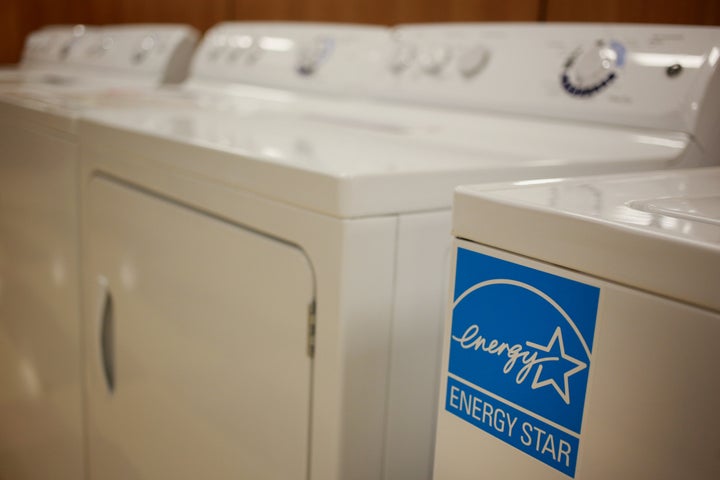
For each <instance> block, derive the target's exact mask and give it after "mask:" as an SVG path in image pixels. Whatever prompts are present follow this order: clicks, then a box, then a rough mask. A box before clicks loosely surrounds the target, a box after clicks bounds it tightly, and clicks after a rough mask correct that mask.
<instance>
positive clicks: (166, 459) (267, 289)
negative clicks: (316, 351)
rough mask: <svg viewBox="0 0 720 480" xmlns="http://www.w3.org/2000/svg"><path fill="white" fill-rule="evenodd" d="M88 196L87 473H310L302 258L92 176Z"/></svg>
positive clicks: (309, 285)
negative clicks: (110, 380)
mask: <svg viewBox="0 0 720 480" xmlns="http://www.w3.org/2000/svg"><path fill="white" fill-rule="evenodd" d="M86 194H87V205H86V214H85V215H86V221H87V225H86V226H85V230H84V231H85V235H87V241H86V247H87V250H86V251H87V254H88V261H87V265H86V269H87V270H86V276H85V278H84V285H85V287H86V290H87V292H88V295H87V298H86V301H85V305H86V310H85V312H86V315H87V317H86V321H87V327H88V328H87V331H88V334H87V338H86V345H85V346H86V349H87V352H88V354H87V362H86V365H87V368H86V373H87V393H88V435H89V454H90V458H89V464H90V476H91V478H94V479H113V478H117V479H128V478H174V479H193V480H196V479H198V478H218V479H220V478H253V479H283V480H285V479H293V478H294V479H306V478H307V474H308V458H309V422H310V408H311V393H310V388H311V381H312V378H311V377H312V360H311V357H310V356H309V354H308V351H307V339H308V337H307V334H308V312H309V308H310V305H311V303H312V302H313V295H314V279H313V273H312V270H311V267H310V265H309V263H308V261H307V257H306V256H305V255H304V254H303V252H302V251H300V250H299V249H297V248H296V247H293V246H291V245H288V244H285V243H281V242H278V241H275V240H273V239H271V238H269V237H265V236H263V235H260V234H256V233H254V232H251V231H248V230H245V229H243V228H240V227H238V226H237V225H234V224H230V223H227V222H224V221H222V220H220V219H218V218H215V217H211V216H208V215H205V214H203V213H200V212H198V211H195V210H191V209H189V208H185V207H183V206H181V205H179V204H177V203H173V202H171V201H167V200H164V199H162V198H161V197H156V196H152V195H151V194H148V193H144V192H142V191H139V190H134V189H131V188H130V187H127V186H124V185H122V184H119V183H115V182H114V181H111V180H107V179H103V178H101V177H96V178H94V179H92V180H91V181H90V184H89V186H88V189H87V191H86ZM103 277H104V281H103ZM108 295H109V298H112V304H111V306H110V308H106V301H107V298H108ZM103 319H104V320H103ZM103 325H104V326H103ZM103 331H105V332H107V331H109V332H111V334H109V335H108V337H109V338H110V339H111V340H110V341H109V342H108V344H111V345H112V346H111V347H110V348H109V349H105V350H103V349H101V347H100V343H101V342H100V339H101V333H102V332H103ZM106 338H107V337H106ZM108 350H110V351H111V352H112V353H111V354H110V355H107V357H111V358H110V361H105V362H103V361H102V359H103V357H102V354H103V351H108ZM108 364H112V365H113V369H110V370H111V371H113V373H114V381H115V383H114V391H111V389H109V387H108V385H109V384H108V382H107V381H106V376H105V374H104V369H105V366H106V365H108Z"/></svg>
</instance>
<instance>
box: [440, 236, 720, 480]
mask: <svg viewBox="0 0 720 480" xmlns="http://www.w3.org/2000/svg"><path fill="white" fill-rule="evenodd" d="M456 246H457V247H462V248H463V249H467V250H470V251H472V252H480V253H482V254H484V255H488V256H489V257H492V258H494V259H500V260H504V261H507V262H511V263H512V264H515V265H520V266H524V267H529V268H531V269H534V270H535V271H536V272H537V271H539V272H541V273H540V274H541V275H542V274H544V273H548V274H551V275H554V276H558V277H562V279H564V280H566V279H569V280H573V281H575V282H580V283H582V284H584V285H587V286H590V287H592V288H597V289H599V303H598V306H597V316H596V324H595V332H594V341H592V342H590V343H591V345H590V349H591V350H592V353H591V360H588V361H587V362H586V367H587V368H589V376H588V382H587V390H586V397H585V402H584V414H583V416H582V417H581V427H582V428H581V431H580V434H579V436H578V438H579V448H578V450H577V468H576V471H575V472H574V475H566V474H565V473H562V472H561V471H559V470H557V469H555V468H552V467H551V466H549V465H548V463H552V462H553V461H554V462H555V463H556V464H565V463H566V462H567V460H568V457H572V454H568V453H565V452H566V451H567V450H568V446H567V445H562V444H561V442H560V441H559V437H558V436H556V437H555V438H554V439H552V440H549V437H550V435H549V434H550V433H551V430H552V429H550V428H548V429H546V430H545V431H544V432H540V431H539V430H537V429H536V428H534V427H526V426H525V421H524V420H522V419H521V418H520V417H522V415H525V414H518V415H517V416H516V415H515V414H513V413H512V412H513V411H516V410H517V409H515V408H512V407H511V406H508V405H507V404H506V403H505V402H503V401H502V400H501V399H500V397H489V398H485V400H486V401H483V402H478V401H475V400H472V399H471V398H470V397H468V396H466V395H464V394H462V393H460V390H464V388H463V387H462V386H461V387H460V390H455V391H454V393H453V395H452V396H446V394H447V392H448V390H446V389H447V387H448V384H449V383H450V382H452V381H453V379H452V377H451V376H450V375H449V374H448V365H449V363H452V361H450V355H449V351H450V343H451V340H450V335H451V327H452V325H451V322H450V314H448V317H447V320H446V327H445V336H444V350H443V369H442V372H443V373H442V378H441V391H440V402H441V403H440V413H439V417H438V430H437V447H436V456H435V477H436V478H452V479H458V480H461V479H471V478H473V479H474V478H478V474H479V472H482V474H483V475H486V476H487V477H488V478H534V479H540V480H546V479H553V480H560V479H565V478H568V476H571V477H574V478H577V479H584V480H589V479H598V480H599V479H607V478H653V479H667V480H670V479H676V478H696V479H708V480H709V479H715V478H719V476H720V456H718V452H720V437H718V435H717V432H718V430H719V429H720V416H718V415H717V406H718V398H719V396H720V381H718V375H717V371H716V370H717V369H716V363H717V362H716V361H715V359H716V356H717V343H718V341H719V340H720V315H719V314H718V312H710V311H707V310H702V309H698V308H696V307H692V306H688V305H686V304H682V303H678V302H674V301H671V300H669V299H666V298H663V297H657V296H654V295H651V294H648V293H645V292H640V291H637V290H633V289H630V288H627V287H623V286H619V285H616V284H611V283H607V282H604V281H601V280H598V279H596V278H594V277H589V276H585V275H581V274H578V273H575V272H572V271H569V270H564V269H560V268H556V267H553V266H551V265H548V264H544V263H540V262H537V261H534V260H529V259H527V258H525V257H519V256H516V255H513V254H509V253H506V252H502V251H500V250H495V249H492V248H489V247H485V246H481V245H477V244H473V243H470V242H466V241H462V240H458V241H457V243H456ZM456 255H458V249H456V248H454V253H453V257H454V258H453V264H454V265H455V267H454V268H453V270H454V271H453V278H454V279H457V278H458V276H457V275H456V273H457V270H459V269H458V268H457V264H456V262H455V258H456ZM533 275H537V273H533ZM461 281H464V282H466V283H467V280H461ZM481 288H482V287H481ZM461 289H462V288H461ZM453 290H455V288H453ZM549 296H550V297H551V298H552V297H553V295H549ZM458 298H460V297H458ZM467 298H471V297H470V296H468V297H465V299H467ZM508 298H509V299H510V300H511V302H509V303H512V301H513V299H514V297H512V296H510V297H508ZM465 299H461V301H460V302H458V303H457V305H461V304H462V302H464V301H465ZM557 303H558V305H560V306H561V307H562V305H561V303H562V302H557ZM451 309H452V304H449V306H448V312H449V311H450V310H451ZM455 309H457V306H456V307H455ZM569 311H570V310H568V312H569ZM566 313H567V312H566ZM457 315H458V314H457V310H455V313H454V315H453V316H454V318H453V321H456V319H457V318H458V317H457ZM570 316H571V318H575V317H572V315H570ZM477 318H478V320H477V321H478V323H480V324H482V319H481V318H482V317H481V316H479V315H478V317H477ZM506 318H507V321H508V322H509V323H510V324H511V325H509V326H510V327H512V322H516V321H517V319H516V318H509V317H506ZM532 320H534V321H537V322H543V319H541V318H540V317H537V318H533V319H532ZM575 320H576V323H577V324H578V325H579V324H580V323H579V322H578V321H577V318H575ZM483 325H484V324H483ZM504 330H505V331H506V332H509V331H510V330H508V329H507V328H505V329H504ZM521 332H523V334H526V331H525V330H521ZM457 333H458V332H454V333H453V336H457ZM547 333H548V335H546V337H547V338H545V339H544V340H543V341H542V342H538V343H542V345H541V346H547V345H545V342H546V341H547V340H548V338H550V335H552V329H550V330H549V331H548V332H547ZM460 336H461V338H463V335H460ZM570 337H571V336H569V335H564V345H563V349H560V346H561V345H560V343H559V341H558V339H557V338H556V342H555V344H554V345H553V346H552V349H549V351H550V352H554V353H557V354H558V356H557V357H556V358H559V357H563V359H565V360H567V359H568V357H572V356H575V357H578V355H574V354H572V353H571V351H570V347H569V345H570V344H571V343H572V341H573V339H571V338H570ZM558 338H562V336H561V337H558ZM493 339H495V340H498V338H495V337H492V338H491V336H490V335H489V336H487V337H486V343H485V344H484V345H483V346H480V347H479V348H478V349H477V350H474V351H473V348H468V351H469V352H471V354H472V355H475V356H476V358H477V362H478V364H477V367H478V368H482V367H481V366H482V365H486V363H484V362H485V361H486V359H487V358H488V356H489V355H490V353H488V349H491V343H490V342H491V340H493ZM530 340H531V339H529V338H528V341H530ZM586 340H587V338H586ZM453 342H457V340H453ZM469 343H472V342H469ZM531 343H532V342H531ZM551 343H552V342H551ZM495 347H497V344H495ZM522 347H523V349H525V350H528V351H529V350H530V346H529V344H527V343H525V344H523V345H522ZM456 351H457V350H456ZM535 351H536V352H538V353H540V354H541V355H540V357H543V356H547V355H549V354H546V353H543V352H542V351H541V350H538V349H535ZM504 354H505V355H506V356H507V350H506V351H504ZM497 355H498V356H499V357H502V355H503V352H501V353H500V354H497ZM483 357H486V359H485V360H483ZM456 358H457V357H456ZM506 359H509V357H507V358H506V357H502V359H501V360H506ZM526 359H527V357H526ZM571 360H575V361H579V360H578V359H577V358H574V359H573V358H571ZM580 360H582V359H580ZM521 361H522V359H521V358H518V359H517V363H516V365H515V366H514V367H513V368H512V369H511V372H510V374H511V375H513V378H515V377H514V376H515V375H516V374H517V373H518V372H519V369H520V367H519V365H521V363H520V362H521ZM551 363H552V362H545V363H542V365H543V366H545V367H548V368H549V366H550V365H551ZM558 363H559V362H558ZM529 364H531V365H532V369H531V370H530V373H529V374H528V376H527V377H526V379H525V380H524V381H522V382H520V386H522V385H525V386H526V387H528V395H529V396H532V395H535V394H537V392H541V391H543V390H545V391H546V392H549V394H553V393H555V392H558V393H559V392H564V393H566V394H567V395H568V399H570V401H571V402H572V401H573V399H574V398H575V399H576V398H578V396H580V397H582V395H581V390H582V389H578V388H575V387H577V385H576V384H574V383H573V382H574V379H572V375H574V374H576V373H574V372H573V370H572V369H568V370H567V372H570V373H569V374H568V377H566V379H567V380H568V383H566V384H564V385H563V376H557V378H556V380H557V381H556V382H555V384H554V385H553V383H552V382H550V381H549V380H551V379H552V377H550V376H548V374H547V373H542V372H539V373H538V366H539V365H540V364H538V363H532V362H529ZM523 365H525V364H524V363H523ZM568 365H569V367H573V369H574V368H575V367H576V366H577V365H578V364H574V365H570V364H568ZM569 367H568V368H569ZM492 374H493V372H492V371H486V372H485V375H492ZM577 374H579V373H577ZM461 384H462V380H461V382H460V383H456V385H461ZM465 385H466V384H465ZM531 386H532V389H530V388H529V387H531ZM556 387H557V388H556ZM471 388H472V387H471ZM461 397H462V398H461ZM446 399H447V400H446ZM530 403H532V402H530ZM453 405H454V406H453ZM448 406H449V407H450V408H449V409H448ZM458 407H460V408H458ZM453 409H454V410H455V411H456V412H457V411H465V412H469V413H467V417H466V418H471V419H472V418H473V417H475V418H476V420H473V421H475V422H476V423H477V424H478V425H482V427H478V426H475V425H473V424H471V423H470V422H468V421H466V420H465V419H463V418H461V417H460V416H457V415H456V414H453V413H450V411H449V410H453ZM525 410H526V412H525V413H528V412H529V414H530V416H533V415H535V413H536V412H533V411H532V408H530V409H527V408H526V409H525ZM513 421H514V422H515V423H514V428H512V429H511V428H510V424H511V423H512V422H513ZM556 430H557V429H556ZM513 437H515V441H516V442H525V443H527V448H528V449H531V450H532V449H534V450H535V451H536V452H538V453H539V454H540V455H541V456H544V457H545V459H546V460H548V462H546V463H543V462H542V461H540V460H538V459H536V458H533V457H532V456H530V455H529V454H528V453H526V452H525V451H522V450H521V449H517V448H515V447H513V446H512V445H511V444H510V442H511V441H512V439H513ZM501 438H502V440H501ZM518 444H522V443H518ZM573 448H574V447H573ZM553 455H554V457H555V459H554V460H553V458H552V457H553Z"/></svg>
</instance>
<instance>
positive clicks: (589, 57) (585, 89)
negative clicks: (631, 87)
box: [561, 40, 625, 97]
mask: <svg viewBox="0 0 720 480" xmlns="http://www.w3.org/2000/svg"><path fill="white" fill-rule="evenodd" d="M624 64H625V47H623V46H622V45H621V44H620V43H618V42H615V41H610V42H607V41H604V40H598V41H597V42H595V44H594V45H592V46H591V47H589V48H579V49H577V50H576V51H575V52H573V54H572V55H570V58H568V59H567V61H566V62H565V68H564V70H563V73H562V76H561V82H562V86H563V88H564V89H565V91H567V92H568V93H569V94H571V95H575V96H578V97H588V96H591V95H594V94H596V93H597V92H599V91H600V90H602V89H604V88H605V87H607V86H608V85H609V84H610V83H612V82H613V80H615V79H616V78H617V75H618V70H619V68H621V67H622V66H623V65H624Z"/></svg>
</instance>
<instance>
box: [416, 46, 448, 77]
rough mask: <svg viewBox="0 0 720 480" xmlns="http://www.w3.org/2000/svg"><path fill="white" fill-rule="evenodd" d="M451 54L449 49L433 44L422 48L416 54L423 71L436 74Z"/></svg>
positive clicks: (440, 70)
mask: <svg viewBox="0 0 720 480" xmlns="http://www.w3.org/2000/svg"><path fill="white" fill-rule="evenodd" d="M451 57H452V54H451V52H450V49H449V48H447V47H443V46H435V47H431V48H427V49H424V50H423V51H421V52H420V55H419V56H418V63H419V64H420V68H421V69H422V71H423V72H425V73H427V74H429V75H437V74H439V73H440V72H442V70H443V69H444V68H445V66H446V65H447V64H448V63H450V59H451Z"/></svg>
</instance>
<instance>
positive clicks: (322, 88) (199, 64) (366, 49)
mask: <svg viewBox="0 0 720 480" xmlns="http://www.w3.org/2000/svg"><path fill="white" fill-rule="evenodd" d="M390 47H391V37H390V31H389V29H387V28H385V27H380V26H365V25H350V24H343V25H339V24H322V23H301V22H229V23H222V24H219V25H218V26H216V27H214V28H212V29H211V30H210V31H208V33H207V34H206V35H205V37H204V38H203V41H202V43H201V45H200V46H199V48H198V51H197V53H196V55H195V57H194V58H193V65H192V67H191V79H192V80H193V81H198V82H207V81H211V82H212V81H215V82H222V83H235V82H237V83H242V84H251V85H259V86H263V87H272V88H285V89H290V90H298V91H315V92H318V93H325V94H353V95H370V94H373V93H376V92H378V91H380V90H383V89H385V88H387V81H388V80H389V79H390V77H389V75H387V73H386V71H385V60H386V57H387V52H388V51H389V49H390Z"/></svg>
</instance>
